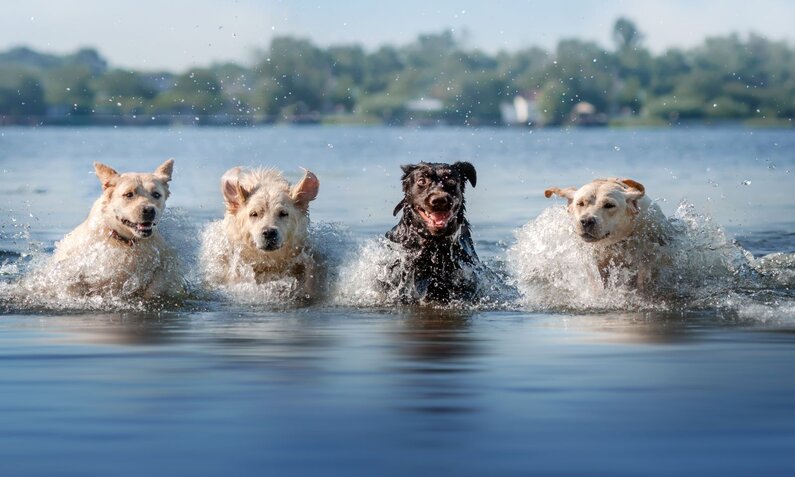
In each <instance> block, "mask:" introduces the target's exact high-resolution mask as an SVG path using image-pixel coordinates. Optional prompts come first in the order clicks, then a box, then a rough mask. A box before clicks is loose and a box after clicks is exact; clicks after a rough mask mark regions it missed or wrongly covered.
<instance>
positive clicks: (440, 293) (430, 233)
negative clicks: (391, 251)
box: [383, 162, 480, 303]
mask: <svg viewBox="0 0 795 477" xmlns="http://www.w3.org/2000/svg"><path fill="white" fill-rule="evenodd" d="M401 169H402V170H403V176H402V177H401V181H402V185H403V199H402V200H401V201H400V203H398V204H397V206H396V207H395V209H394V211H393V215H397V214H398V213H399V212H401V211H402V213H403V214H402V216H401V218H400V221H399V222H398V224H397V225H396V226H395V227H393V228H392V230H390V231H389V232H387V234H386V237H387V238H388V239H389V240H391V241H392V242H394V243H397V244H399V245H400V246H401V247H402V249H403V251H404V252H405V254H404V255H403V258H402V259H401V260H400V261H399V262H398V263H394V264H392V265H391V267H390V278H389V279H388V280H387V281H386V282H385V283H383V285H384V286H385V287H387V288H389V289H392V288H396V289H397V290H398V294H399V296H400V299H401V301H403V302H406V303H424V302H438V303H447V302H450V301H453V300H464V301H471V300H474V299H475V298H476V296H477V295H478V292H479V286H478V285H479V284H478V281H477V278H476V277H477V274H476V273H474V272H475V270H476V269H477V268H478V267H480V260H479V259H478V256H477V253H475V246H474V244H473V242H472V236H471V234H470V227H469V222H468V221H467V219H466V216H465V211H466V207H465V200H464V189H465V184H466V182H467V181H468V182H469V183H470V184H472V187H475V185H476V183H477V174H476V172H475V167H474V166H473V165H472V164H470V163H468V162H456V163H454V164H445V163H426V162H421V163H419V164H410V165H404V166H402V167H401Z"/></svg>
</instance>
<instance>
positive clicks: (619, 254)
mask: <svg viewBox="0 0 795 477" xmlns="http://www.w3.org/2000/svg"><path fill="white" fill-rule="evenodd" d="M544 195H545V196H546V197H547V198H549V197H552V196H553V195H556V196H558V197H563V198H565V199H566V200H567V201H568V205H567V209H566V210H567V212H568V214H569V216H570V217H571V219H572V225H573V227H574V231H575V233H576V234H577V235H578V236H579V237H580V238H581V239H582V240H583V241H584V242H586V243H588V244H590V245H591V247H593V251H594V253H595V255H596V259H597V265H598V267H599V273H600V275H601V276H602V281H603V283H604V284H607V283H608V282H609V281H610V271H611V270H612V269H616V268H623V269H629V270H630V271H631V272H632V275H633V280H632V283H631V284H632V285H634V286H635V287H637V288H638V289H639V290H641V291H645V290H649V289H650V288H652V287H653V282H654V280H655V277H656V275H657V272H658V270H659V268H660V267H661V266H664V265H665V264H666V263H667V255H666V248H665V246H666V244H667V242H668V240H669V236H670V233H671V226H670V223H669V222H668V220H667V219H666V217H665V215H663V213H662V210H660V207H659V206H658V205H657V204H654V203H653V202H652V201H651V199H649V197H648V196H647V195H646V188H645V187H644V186H643V184H641V183H639V182H637V181H634V180H632V179H618V178H613V179H595V180H593V181H591V182H589V183H588V184H585V185H584V186H582V187H580V188H575V187H568V188H565V189H560V188H557V187H552V188H549V189H547V190H545V191H544Z"/></svg>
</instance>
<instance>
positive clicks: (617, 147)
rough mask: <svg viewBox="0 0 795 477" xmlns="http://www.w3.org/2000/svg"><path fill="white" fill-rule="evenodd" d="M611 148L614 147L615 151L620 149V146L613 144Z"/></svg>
mask: <svg viewBox="0 0 795 477" xmlns="http://www.w3.org/2000/svg"><path fill="white" fill-rule="evenodd" d="M613 149H615V150H616V151H620V150H621V148H620V147H619V146H613Z"/></svg>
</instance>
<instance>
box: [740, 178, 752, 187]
mask: <svg viewBox="0 0 795 477" xmlns="http://www.w3.org/2000/svg"><path fill="white" fill-rule="evenodd" d="M740 184H742V185H745V186H747V185H751V181H749V180H748V179H746V180H744V181H742V182H740Z"/></svg>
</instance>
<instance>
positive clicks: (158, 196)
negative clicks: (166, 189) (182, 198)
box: [152, 191, 163, 199]
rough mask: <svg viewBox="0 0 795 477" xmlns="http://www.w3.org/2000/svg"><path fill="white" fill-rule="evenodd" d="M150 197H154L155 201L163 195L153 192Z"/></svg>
mask: <svg viewBox="0 0 795 477" xmlns="http://www.w3.org/2000/svg"><path fill="white" fill-rule="evenodd" d="M152 197H154V198H155V199H159V198H161V197H163V195H162V194H161V193H160V192H158V191H154V192H152Z"/></svg>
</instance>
